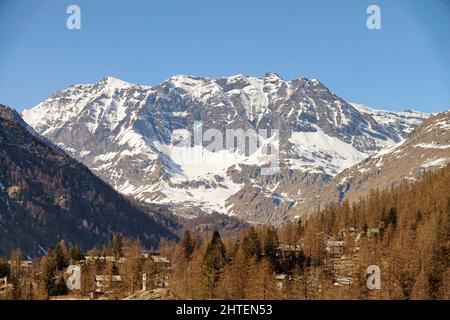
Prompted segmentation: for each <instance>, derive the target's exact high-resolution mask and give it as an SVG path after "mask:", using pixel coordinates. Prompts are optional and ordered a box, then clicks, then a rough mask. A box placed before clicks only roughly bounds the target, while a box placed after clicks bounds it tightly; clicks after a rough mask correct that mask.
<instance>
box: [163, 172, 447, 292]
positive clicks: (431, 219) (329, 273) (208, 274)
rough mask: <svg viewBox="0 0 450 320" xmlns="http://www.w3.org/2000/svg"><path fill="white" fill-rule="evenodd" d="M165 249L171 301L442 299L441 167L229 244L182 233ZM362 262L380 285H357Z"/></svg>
mask: <svg viewBox="0 0 450 320" xmlns="http://www.w3.org/2000/svg"><path fill="white" fill-rule="evenodd" d="M335 250H336V251H335ZM166 251H167V252H168V255H169V256H170V257H171V259H173V265H174V268H175V270H174V273H173V276H172V281H171V289H172V290H173V292H174V294H175V296H176V297H178V298H188V299H191V298H193V299H202V298H225V299H277V298H279V299H335V298H340V299H371V298H381V299H449V298H450V166H447V167H446V168H444V169H441V170H438V171H434V172H429V173H427V174H425V175H424V176H423V177H422V179H421V181H420V182H416V183H409V182H408V181H405V182H404V183H403V184H402V185H400V186H398V187H396V188H392V189H390V190H386V191H383V192H379V191H373V192H372V193H371V194H370V195H369V196H368V197H367V198H364V199H360V201H358V202H356V203H354V204H349V203H348V202H344V203H343V204H341V205H330V206H329V207H327V208H326V209H324V210H323V211H321V212H318V213H316V214H315V215H313V216H311V217H310V218H308V219H307V220H306V221H302V220H298V221H296V222H291V223H288V224H286V225H284V226H283V227H282V228H280V229H278V230H275V229H273V228H270V227H258V228H256V229H255V228H252V229H250V230H247V231H245V232H242V233H241V235H240V236H239V238H238V239H237V240H236V241H234V240H230V239H224V240H223V241H222V240H221V239H220V236H219V235H218V233H215V234H214V235H213V237H212V240H211V241H202V239H199V238H196V236H195V235H190V234H189V233H187V234H186V235H185V238H184V240H183V241H182V242H181V243H180V244H178V245H175V247H174V248H170V249H167V250H166ZM370 265H377V266H379V267H380V269H381V289H380V290H373V291H371V290H368V289H367V286H366V278H367V275H366V271H367V267H368V266H370Z"/></svg>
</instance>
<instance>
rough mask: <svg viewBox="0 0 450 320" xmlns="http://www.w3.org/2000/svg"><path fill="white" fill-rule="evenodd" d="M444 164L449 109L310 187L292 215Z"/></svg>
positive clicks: (449, 149) (448, 150)
mask: <svg viewBox="0 0 450 320" xmlns="http://www.w3.org/2000/svg"><path fill="white" fill-rule="evenodd" d="M448 163H450V111H447V112H444V113H440V114H438V115H435V116H433V117H431V118H429V119H427V120H425V121H424V122H423V123H422V124H421V125H420V126H419V127H417V128H416V130H415V131H414V132H413V133H412V134H411V136H410V137H409V138H408V139H406V140H404V141H401V142H399V143H398V144H396V145H394V146H392V147H391V148H388V149H386V150H383V151H381V152H379V153H377V154H375V155H372V156H370V157H368V158H367V159H365V160H363V161H361V162H360V163H358V164H356V165H354V166H352V167H350V168H348V169H346V170H344V171H342V172H341V173H340V174H338V175H336V176H335V177H334V178H333V179H332V180H331V181H330V182H328V183H326V184H324V185H317V186H315V188H311V189H310V190H309V192H308V193H307V194H306V197H305V199H306V200H305V201H304V202H303V203H301V204H300V205H299V206H298V208H296V213H295V214H305V213H311V212H313V211H314V210H317V209H318V208H320V207H322V208H323V206H325V205H326V204H328V203H330V202H339V201H343V200H348V201H349V202H350V203H351V202H353V201H356V200H358V199H359V198H360V197H365V196H367V195H368V194H369V192H370V191H371V190H376V189H378V190H385V189H387V188H390V187H392V186H396V185H398V184H400V183H401V182H403V181H405V179H406V180H408V181H411V182H415V181H417V180H419V179H420V177H421V176H423V174H424V173H425V171H427V170H430V169H436V168H442V167H444V166H446V165H447V164H448ZM449 185H450V183H449ZM292 214H294V213H292Z"/></svg>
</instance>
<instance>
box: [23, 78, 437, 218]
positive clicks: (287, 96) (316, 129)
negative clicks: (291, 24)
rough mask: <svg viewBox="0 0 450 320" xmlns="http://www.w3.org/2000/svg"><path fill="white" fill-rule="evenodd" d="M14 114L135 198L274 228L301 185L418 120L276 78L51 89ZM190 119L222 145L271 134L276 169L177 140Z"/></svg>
mask: <svg viewBox="0 0 450 320" xmlns="http://www.w3.org/2000/svg"><path fill="white" fill-rule="evenodd" d="M23 116H24V118H25V120H26V121H27V123H28V124H30V125H31V126H32V127H33V128H34V129H35V130H36V131H37V132H39V133H41V134H42V135H44V136H45V137H46V138H48V139H50V140H51V141H52V142H54V143H55V144H57V145H58V146H60V147H61V148H62V149H64V150H65V151H66V152H67V153H69V154H70V155H71V156H73V157H75V158H76V159H78V160H79V161H81V162H83V163H84V164H85V165H86V166H88V167H89V168H90V169H91V170H92V171H93V172H94V173H95V174H97V175H98V176H99V177H101V178H102V179H103V180H105V181H106V182H108V183H109V184H110V185H112V186H113V187H114V188H115V189H116V190H118V191H119V192H121V193H123V194H125V195H130V196H133V197H134V198H136V199H137V200H139V201H142V202H147V203H159V204H165V205H168V206H170V207H171V208H172V209H173V210H174V211H175V212H177V213H179V214H183V215H195V214H198V213H199V212H214V211H216V212H219V213H225V214H231V215H236V216H239V217H242V218H244V219H246V220H248V221H256V222H271V223H276V222H279V221H282V220H283V219H285V218H286V217H287V212H288V211H289V210H290V209H291V208H293V207H295V206H297V205H299V204H300V203H302V202H303V201H304V193H305V192H306V191H307V190H308V188H310V187H311V185H316V184H318V185H322V184H323V183H325V182H327V181H328V180H330V179H331V178H332V177H333V176H335V175H336V174H338V173H339V172H341V171H342V170H344V169H346V168H348V167H351V166H352V165H354V164H356V163H359V162H360V161H361V160H363V159H365V158H367V157H368V156H370V155H371V154H374V153H377V152H379V151H381V150H384V149H386V148H389V147H391V146H393V145H395V144H397V143H399V142H400V141H402V140H403V139H404V138H405V137H407V136H408V135H409V133H410V132H411V131H412V130H413V129H414V128H415V127H416V126H417V125H418V124H420V123H421V122H422V120H423V119H424V118H426V117H427V116H428V115H427V114H422V113H418V112H414V111H408V112H403V113H392V112H385V111H377V110H373V109H369V108H367V107H363V106H358V105H352V104H349V103H347V102H346V101H344V100H343V99H341V98H340V97H338V96H337V95H335V94H333V93H332V92H331V91H330V90H328V89H327V88H326V87H325V86H324V85H323V84H322V83H321V82H320V81H318V80H310V79H306V78H299V79H294V80H291V81H284V80H283V79H281V78H280V77H279V76H278V75H277V74H275V73H268V74H266V75H265V76H264V77H262V78H255V77H248V76H242V75H238V76H233V77H227V78H218V79H210V78H205V77H193V76H175V77H172V78H170V79H168V80H167V81H164V82H163V83H161V84H160V85H158V86H156V87H146V86H141V85H135V84H130V83H126V82H123V81H121V80H118V79H114V78H111V77H107V78H104V79H103V80H102V81H100V82H98V83H95V84H86V85H74V86H71V87H69V88H68V89H66V90H64V91H61V92H57V93H55V94H54V95H53V96H52V97H51V98H49V99H48V100H46V101H44V102H42V103H41V104H39V105H38V106H36V107H35V108H32V109H30V110H27V111H24V112H23ZM200 122H201V126H202V132H206V131H207V130H208V129H213V130H216V131H215V132H219V133H221V134H222V135H223V139H222V140H223V144H224V145H225V141H226V139H227V136H226V132H227V130H230V129H234V130H239V129H241V130H244V131H246V130H252V131H251V132H257V133H259V132H261V130H264V129H266V130H267V132H268V135H267V137H269V136H270V135H271V134H272V133H273V131H272V130H273V129H275V130H278V132H279V168H280V170H278V171H276V172H275V174H273V175H261V168H264V167H265V166H266V165H267V161H268V160H267V157H266V154H265V153H264V152H263V151H264V150H263V148H262V147H261V145H258V146H257V149H258V150H257V151H256V152H254V153H252V154H249V153H250V152H247V153H245V151H244V152H242V150H241V151H240V150H235V149H226V148H225V149H224V150H221V151H217V150H211V149H208V145H209V144H210V143H211V141H207V140H208V139H205V140H204V141H201V142H200V144H197V145H195V144H194V143H188V144H186V143H185V142H186V137H191V136H193V135H195V132H197V131H198V125H199V123H200ZM196 130H197V131H196ZM180 142H183V144H180ZM189 142H191V140H189ZM246 150H247V149H246ZM247 151H249V150H247ZM187 155H188V156H187ZM191 155H196V156H197V158H196V159H197V160H196V161H193V160H192V158H191V157H190V156H191ZM194 158H195V157H194ZM199 159H200V160H199Z"/></svg>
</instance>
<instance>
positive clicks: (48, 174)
mask: <svg viewBox="0 0 450 320" xmlns="http://www.w3.org/2000/svg"><path fill="white" fill-rule="evenodd" d="M157 216H158V214H157V213H155V214H154V216H151V215H148V214H146V213H144V212H143V211H141V210H139V209H138V208H137V207H135V206H133V205H132V204H130V202H129V201H128V200H126V199H124V198H123V196H121V195H120V194H118V193H117V192H116V191H115V190H114V189H113V188H111V187H110V186H109V185H108V184H106V183H105V182H103V181H102V180H101V179H100V178H98V177H97V176H95V175H94V174H93V173H91V171H90V170H89V169H88V168H87V167H85V166H84V165H83V164H81V163H79V162H77V161H76V160H74V159H73V158H71V157H70V156H69V155H67V154H66V153H65V152H64V151H63V150H61V149H60V148H58V147H56V146H54V145H52V144H50V143H49V142H48V141H46V140H45V138H41V137H40V136H39V135H38V134H36V132H34V131H33V130H32V129H31V128H30V127H29V126H28V125H27V124H26V123H25V122H24V121H23V120H22V118H21V117H20V115H19V114H18V113H17V112H15V111H14V110H12V109H10V108H8V107H6V106H4V105H0V243H1V244H2V246H1V247H0V256H2V255H9V253H10V251H11V250H13V249H16V248H21V249H22V250H23V251H24V253H25V254H27V255H30V256H35V255H39V254H42V253H43V251H44V250H46V249H48V248H49V246H53V245H55V244H56V242H57V241H59V240H61V239H64V240H65V241H66V242H68V243H73V244H77V245H80V246H82V247H83V248H91V247H93V246H98V245H102V244H106V243H108V242H109V241H110V240H111V239H112V236H113V234H114V233H115V232H120V233H122V234H123V235H124V236H130V237H131V236H133V237H138V238H139V239H140V240H141V242H142V243H143V244H144V245H145V246H147V247H149V248H152V247H156V246H157V245H158V243H159V240H160V238H161V237H167V238H171V239H174V238H175V236H174V234H172V233H171V232H170V231H169V230H168V229H167V228H166V227H164V226H162V225H161V224H160V223H159V222H157V221H156V220H155V219H158V217H157Z"/></svg>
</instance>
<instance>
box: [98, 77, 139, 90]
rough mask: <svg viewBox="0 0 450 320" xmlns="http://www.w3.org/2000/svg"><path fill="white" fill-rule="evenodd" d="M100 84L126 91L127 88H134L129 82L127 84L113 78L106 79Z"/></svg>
mask: <svg viewBox="0 0 450 320" xmlns="http://www.w3.org/2000/svg"><path fill="white" fill-rule="evenodd" d="M100 84H103V85H105V86H108V87H111V88H113V89H126V88H129V87H131V86H133V84H131V83H129V82H126V81H123V80H120V79H118V78H115V77H111V76H106V77H104V78H103V79H102V80H101V81H100Z"/></svg>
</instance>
